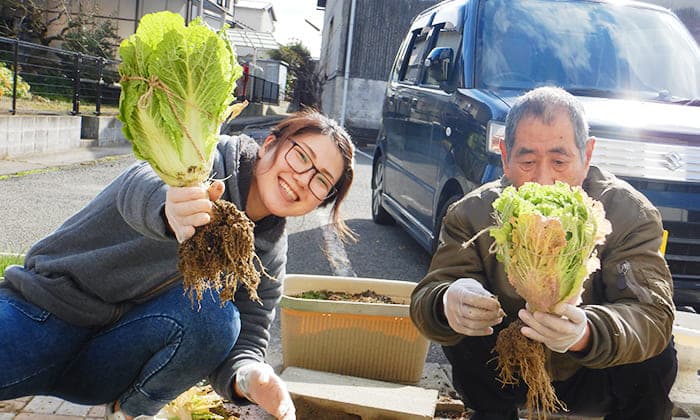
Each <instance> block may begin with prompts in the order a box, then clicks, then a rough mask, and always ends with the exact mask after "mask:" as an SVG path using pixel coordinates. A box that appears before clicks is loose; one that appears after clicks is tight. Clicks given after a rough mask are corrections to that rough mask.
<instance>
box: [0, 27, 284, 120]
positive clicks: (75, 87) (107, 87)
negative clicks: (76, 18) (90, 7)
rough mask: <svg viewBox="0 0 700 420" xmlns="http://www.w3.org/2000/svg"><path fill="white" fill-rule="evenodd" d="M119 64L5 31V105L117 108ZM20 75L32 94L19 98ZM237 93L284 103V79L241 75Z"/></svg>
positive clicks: (49, 109) (55, 109)
mask: <svg viewBox="0 0 700 420" xmlns="http://www.w3.org/2000/svg"><path fill="white" fill-rule="evenodd" d="M118 65H119V61H115V60H107V59H104V58H100V57H92V56H88V55H83V54H80V53H75V52H71V51H66V50H61V49H58V48H51V47H46V46H43V45H38V44H32V43H29V42H24V41H19V40H17V39H12V38H4V37H0V66H4V67H5V68H6V69H9V72H10V74H11V77H10V78H3V74H2V73H1V72H0V84H2V85H3V86H0V88H1V87H5V88H6V90H7V91H9V92H10V94H6V95H2V93H1V92H0V96H2V98H0V107H1V108H5V109H7V110H8V111H9V112H10V113H12V114H15V113H17V112H18V111H21V112H26V113H43V114H46V113H48V114H60V113H64V112H69V113H71V114H73V115H77V114H80V113H84V112H93V113H94V114H96V115H100V114H102V113H103V110H102V106H103V105H111V106H113V107H114V109H116V107H117V106H118V105H119V94H120V92H121V87H120V86H119V71H118ZM17 76H19V77H20V79H18V78H17ZM20 80H23V81H24V82H26V83H28V84H29V86H30V89H29V93H30V94H31V98H32V99H31V100H30V99H29V98H27V100H22V101H18V99H23V98H22V89H20V88H21V86H19V84H18V82H19V81H20ZM235 96H236V97H237V98H238V99H240V100H243V99H248V101H249V102H267V103H274V104H278V103H279V84H277V83H272V82H270V81H267V80H264V79H261V78H259V77H255V76H252V75H248V76H247V77H241V78H240V80H239V85H238V88H237V89H236V92H235ZM47 102H51V104H47ZM49 105H52V106H49Z"/></svg>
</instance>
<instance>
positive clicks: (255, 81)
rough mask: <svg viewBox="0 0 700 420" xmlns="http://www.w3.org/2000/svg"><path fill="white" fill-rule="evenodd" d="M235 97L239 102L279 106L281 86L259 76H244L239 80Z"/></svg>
mask: <svg viewBox="0 0 700 420" xmlns="http://www.w3.org/2000/svg"><path fill="white" fill-rule="evenodd" d="M235 95H236V98H237V99H239V100H243V99H247V100H248V102H266V103H271V104H275V105H279V103H280V85H279V84H277V83H273V82H270V81H268V80H265V79H263V78H260V77H257V76H253V75H244V76H242V77H241V78H240V80H239V83H238V87H237V88H236V92H235Z"/></svg>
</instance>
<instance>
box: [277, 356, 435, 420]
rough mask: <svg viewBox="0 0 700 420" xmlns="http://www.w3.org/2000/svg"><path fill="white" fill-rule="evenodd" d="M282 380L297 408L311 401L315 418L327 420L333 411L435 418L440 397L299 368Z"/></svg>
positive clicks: (287, 371) (409, 419) (432, 392)
mask: <svg viewBox="0 0 700 420" xmlns="http://www.w3.org/2000/svg"><path fill="white" fill-rule="evenodd" d="M280 377H281V378H282V380H284V382H285V383H286V384H287V388H288V389H289V392H290V393H291V394H292V397H293V398H294V399H295V405H297V406H298V407H297V409H298V410H299V409H302V408H303V405H304V404H303V403H304V402H309V403H310V405H311V407H312V408H313V409H314V410H315V411H317V412H316V413H315V414H317V415H318V417H315V418H325V419H327V418H330V416H329V413H333V412H335V413H336V417H334V418H352V417H342V416H339V415H338V413H347V414H350V415H355V416H360V417H361V418H370V419H371V418H400V419H402V420H403V419H405V420H412V419H432V418H433V415H434V414H435V406H436V404H437V396H438V391H437V390H435V389H423V388H420V387H416V386H410V385H402V384H395V383H390V382H382V381H376V380H373V379H365V378H357V377H354V376H346V375H339V374H336V373H328V372H319V371H315V370H309V369H303V368H298V367H288V368H287V369H285V370H284V372H282V375H280ZM299 400H301V404H299V402H298V401H299ZM326 410H327V412H326ZM319 411H320V412H319ZM297 413H298V414H299V411H297ZM308 418H310V417H308ZM355 418H356V417H355Z"/></svg>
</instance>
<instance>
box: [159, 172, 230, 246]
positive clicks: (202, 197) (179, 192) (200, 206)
mask: <svg viewBox="0 0 700 420" xmlns="http://www.w3.org/2000/svg"><path fill="white" fill-rule="evenodd" d="M223 193H224V183H223V182H221V181H214V182H212V183H211V185H209V189H208V190H207V189H205V188H204V187H170V188H168V192H167V193H166V195H165V217H166V218H167V219H168V225H169V226H170V229H171V230H172V231H173V234H175V237H176V238H177V241H178V242H180V243H182V242H184V241H186V240H187V239H189V238H191V237H192V235H194V231H195V228H196V227H197V226H202V225H206V224H207V223H209V221H210V220H211V216H210V212H211V207H212V202H213V201H216V200H218V199H219V198H221V196H222V195H223Z"/></svg>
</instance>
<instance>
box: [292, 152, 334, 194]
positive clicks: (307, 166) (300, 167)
mask: <svg viewBox="0 0 700 420" xmlns="http://www.w3.org/2000/svg"><path fill="white" fill-rule="evenodd" d="M288 140H289V141H290V142H291V143H292V147H291V148H290V149H289V150H287V153H285V154H284V160H286V161H287V164H288V165H289V167H290V168H292V170H293V171H294V172H296V173H298V174H303V173H305V172H309V171H311V170H313V171H314V176H312V177H311V179H310V180H309V191H311V194H313V196H314V197H316V198H317V199H318V200H319V201H324V200H325V199H327V198H329V197H331V196H333V194H335V192H336V191H335V187H334V186H333V182H332V181H331V180H330V179H329V178H328V177H327V176H325V175H323V174H322V173H321V172H320V171H319V170H318V168H317V167H316V166H315V165H314V163H313V161H312V160H311V158H310V157H309V154H308V153H307V152H306V150H304V147H303V146H302V145H300V144H299V143H297V142H295V141H294V140H292V139H288Z"/></svg>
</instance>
